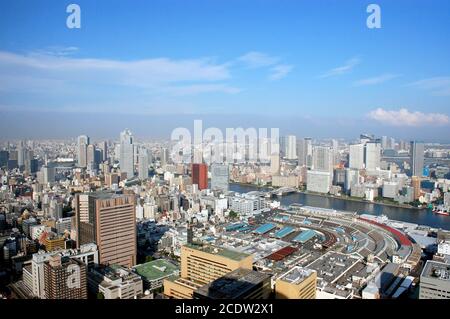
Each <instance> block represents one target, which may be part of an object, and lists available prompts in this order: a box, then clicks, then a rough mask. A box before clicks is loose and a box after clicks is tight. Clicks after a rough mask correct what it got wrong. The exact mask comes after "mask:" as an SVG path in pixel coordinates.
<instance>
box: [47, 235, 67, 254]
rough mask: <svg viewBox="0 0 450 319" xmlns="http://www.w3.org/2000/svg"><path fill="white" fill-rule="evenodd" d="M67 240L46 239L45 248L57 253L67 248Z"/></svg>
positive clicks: (62, 238) (61, 238)
mask: <svg viewBox="0 0 450 319" xmlns="http://www.w3.org/2000/svg"><path fill="white" fill-rule="evenodd" d="M65 244H66V240H65V238H64V237H60V238H57V237H53V238H50V237H47V238H45V239H44V246H45V250H46V251H55V250H60V249H65V248H66V245H65Z"/></svg>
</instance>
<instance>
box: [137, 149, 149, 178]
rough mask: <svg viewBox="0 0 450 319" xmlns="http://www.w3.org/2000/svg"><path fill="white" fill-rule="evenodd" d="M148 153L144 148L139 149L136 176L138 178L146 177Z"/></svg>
mask: <svg viewBox="0 0 450 319" xmlns="http://www.w3.org/2000/svg"><path fill="white" fill-rule="evenodd" d="M148 162H149V160H148V153H147V150H146V149H145V148H141V149H140V150H139V160H138V176H139V179H140V180H145V179H147V178H148Z"/></svg>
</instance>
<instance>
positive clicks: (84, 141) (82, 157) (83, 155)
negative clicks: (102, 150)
mask: <svg viewBox="0 0 450 319" xmlns="http://www.w3.org/2000/svg"><path fill="white" fill-rule="evenodd" d="M88 145H89V137H88V136H87V135H80V136H78V149H77V162H78V166H80V167H86V166H87V146H88Z"/></svg>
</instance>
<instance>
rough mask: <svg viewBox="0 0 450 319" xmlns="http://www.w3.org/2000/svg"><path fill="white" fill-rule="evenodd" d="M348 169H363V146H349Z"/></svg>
mask: <svg viewBox="0 0 450 319" xmlns="http://www.w3.org/2000/svg"><path fill="white" fill-rule="evenodd" d="M348 167H349V168H351V169H363V168H364V144H352V145H350V154H349V165H348Z"/></svg>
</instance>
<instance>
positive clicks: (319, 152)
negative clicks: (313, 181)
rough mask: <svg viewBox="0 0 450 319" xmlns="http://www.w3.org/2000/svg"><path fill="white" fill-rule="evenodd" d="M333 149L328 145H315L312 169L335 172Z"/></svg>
mask: <svg viewBox="0 0 450 319" xmlns="http://www.w3.org/2000/svg"><path fill="white" fill-rule="evenodd" d="M332 155H333V154H332V150H331V149H330V148H329V147H326V146H314V147H313V165H312V169H313V170H315V171H321V172H330V173H332V172H333V156H332Z"/></svg>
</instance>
